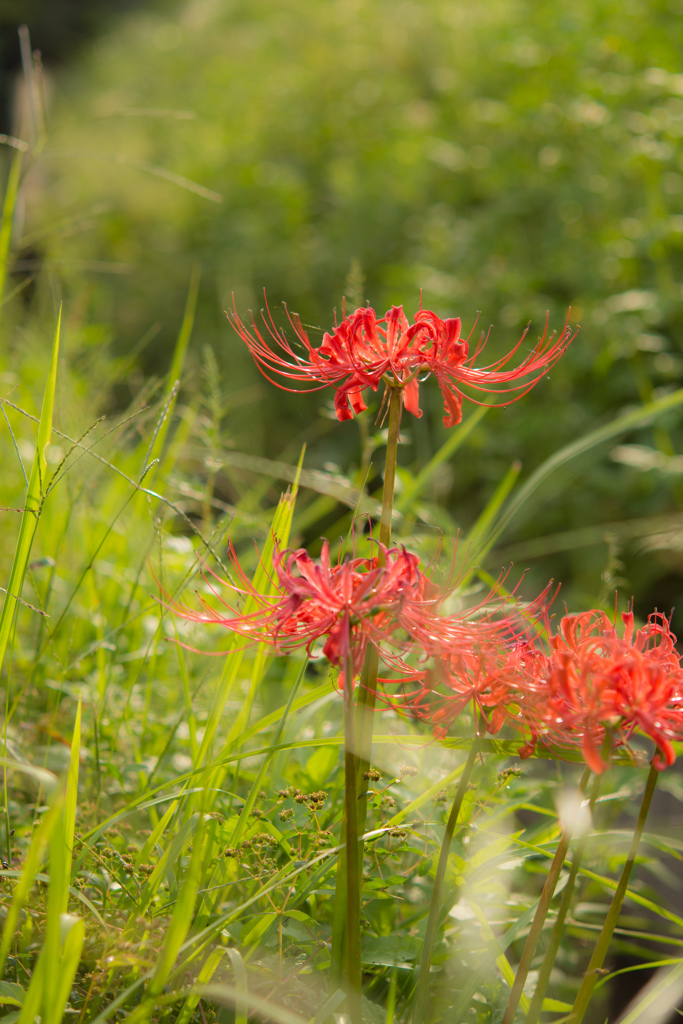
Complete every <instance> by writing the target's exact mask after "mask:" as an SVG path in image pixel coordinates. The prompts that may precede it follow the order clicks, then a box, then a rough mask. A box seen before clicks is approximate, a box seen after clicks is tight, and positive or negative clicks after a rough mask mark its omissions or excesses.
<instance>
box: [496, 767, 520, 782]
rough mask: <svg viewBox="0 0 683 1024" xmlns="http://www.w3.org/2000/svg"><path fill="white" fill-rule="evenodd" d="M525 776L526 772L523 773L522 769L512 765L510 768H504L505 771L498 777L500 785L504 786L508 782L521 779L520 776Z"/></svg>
mask: <svg viewBox="0 0 683 1024" xmlns="http://www.w3.org/2000/svg"><path fill="white" fill-rule="evenodd" d="M523 774H524V772H523V771H522V769H521V768H515V766H514V765H512V766H511V767H510V768H503V770H502V771H500V772H498V774H497V775H496V778H497V780H498V785H499V786H504V785H505V784H506V783H507V782H509V781H510V779H516V778H520V776H522V775H523Z"/></svg>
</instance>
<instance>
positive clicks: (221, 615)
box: [175, 306, 683, 772]
mask: <svg viewBox="0 0 683 1024" xmlns="http://www.w3.org/2000/svg"><path fill="white" fill-rule="evenodd" d="M231 319H232V322H233V325H234V326H235V329H236V330H237V332H238V334H239V335H240V337H241V338H242V340H243V341H244V342H245V343H246V344H247V346H248V347H249V349H250V351H251V353H252V355H253V356H254V359H255V360H256V362H257V364H258V366H259V368H260V369H261V371H262V372H263V373H264V374H265V376H267V377H268V379H271V378H270V376H269V375H270V374H271V373H274V374H277V375H279V376H280V377H281V378H284V379H285V381H289V382H291V385H292V386H291V387H288V386H287V384H278V386H279V387H283V388H285V389H286V390H293V391H296V390H299V389H300V388H299V386H301V385H310V386H311V387H313V388H314V389H315V388H324V387H328V386H329V387H333V388H334V389H335V408H336V412H337V417H338V418H339V420H346V419H350V418H352V416H353V415H354V413H358V412H361V411H362V410H364V409H365V408H366V405H365V401H364V398H363V392H364V391H365V390H366V389H368V388H370V389H371V390H372V391H377V389H378V387H379V384H380V382H381V381H383V382H384V383H385V384H386V385H387V386H389V387H393V388H400V389H401V391H402V398H403V402H402V404H403V406H405V408H406V409H407V410H408V411H409V412H411V413H413V414H414V415H416V416H420V415H421V412H420V407H419V385H420V375H423V374H427V375H430V374H431V375H433V376H434V377H435V379H436V381H437V383H438V385H439V387H440V389H441V393H442V395H443V399H444V405H445V416H444V423H445V424H446V426H454V425H455V424H457V423H459V422H460V419H461V415H462V402H463V398H464V397H465V392H464V391H463V390H462V389H470V390H471V391H474V392H475V393H477V392H479V393H492V392H493V393H496V392H497V393H500V394H503V395H504V396H505V397H504V399H503V400H502V404H509V403H510V402H513V401H515V399H516V398H519V397H521V395H523V394H525V393H526V392H527V391H528V390H530V388H532V387H533V386H534V385H535V384H536V383H537V381H538V380H539V379H540V377H541V376H543V375H544V374H545V373H546V372H547V370H548V369H549V368H550V367H551V366H553V365H554V363H555V362H556V361H557V360H558V359H559V358H560V356H561V355H562V354H563V353H564V351H565V350H566V348H567V346H568V345H569V343H570V341H571V340H572V337H573V335H572V333H571V332H570V330H569V329H568V327H567V325H566V324H565V327H564V328H563V330H562V331H561V333H560V334H559V336H557V337H555V336H554V335H548V331H547V322H546V330H545V332H544V334H543V337H542V338H541V339H540V340H539V342H538V344H537V345H536V346H535V347H534V348H533V349H532V350H531V351H530V352H528V353H527V355H526V356H525V357H524V358H523V359H522V360H521V361H520V362H519V363H518V364H517V365H516V366H514V367H512V368H510V369H508V368H507V367H508V364H509V363H510V362H511V360H512V359H513V357H514V356H515V355H516V353H517V352H518V350H519V348H520V346H521V345H522V344H523V342H524V338H525V335H523V336H522V338H521V339H520V341H519V342H518V343H517V345H515V346H514V348H513V349H512V350H511V352H509V353H508V354H507V355H506V356H505V357H503V358H502V359H500V360H498V361H496V362H494V363H492V364H490V365H488V366H485V367H482V368H478V367H476V366H475V365H474V364H475V361H476V360H477V358H478V356H479V355H480V353H481V350H482V348H483V347H484V344H485V340H486V339H483V340H482V342H481V344H480V345H479V347H478V348H477V349H476V350H475V351H474V352H473V353H472V354H471V355H470V352H469V338H467V339H463V338H462V337H461V323H460V319H459V318H450V319H446V320H441V319H440V318H439V317H438V316H436V314H435V313H433V312H431V311H430V310H424V309H420V310H419V311H418V313H417V314H416V316H415V318H414V321H413V322H412V323H411V322H410V321H409V320H408V319H407V317H406V316H405V314H404V312H403V307H402V306H392V308H391V309H390V310H389V311H388V312H387V313H386V314H385V315H384V316H383V317H377V315H376V314H375V311H374V310H373V309H371V308H365V309H357V310H356V311H355V312H354V313H352V314H351V315H350V316H345V317H344V319H343V320H342V322H341V323H340V324H338V325H336V326H335V328H334V330H333V331H331V332H330V333H326V334H325V335H324V337H323V340H322V343H321V345H320V346H319V347H315V346H313V345H312V344H311V342H310V340H309V338H308V335H307V333H306V331H305V330H304V328H303V326H302V324H301V322H300V320H299V318H298V317H296V316H293V315H290V316H289V322H290V325H291V327H292V328H293V330H294V333H295V336H296V340H297V342H298V345H299V347H300V351H297V350H295V348H293V347H292V345H291V344H290V342H289V341H288V340H287V337H286V335H285V334H284V333H283V332H282V331H280V330H279V329H278V328H277V327H276V325H275V323H274V321H273V319H272V316H271V314H270V310H268V308H267V307H266V312H265V313H263V314H262V320H263V325H264V327H265V332H262V329H261V328H260V327H259V324H258V323H257V321H256V319H255V318H253V317H252V323H251V327H250V328H249V327H247V326H245V324H244V322H243V321H242V320H241V318H240V317H239V316H238V314H237V312H236V311H233V313H232V314H231ZM274 383H277V382H276V381H274ZM468 397H471V396H468ZM473 400H475V399H473ZM374 543H375V547H374V552H375V553H374V555H373V557H369V558H367V557H366V558H357V557H350V558H345V559H342V558H340V559H338V560H337V561H336V562H335V563H333V562H332V560H331V558H330V548H329V544H328V543H327V542H325V543H324V544H323V548H322V553H321V555H320V558H319V559H317V560H314V559H312V558H311V556H310V555H309V554H308V553H307V552H306V551H305V550H304V549H303V548H301V549H298V550H286V551H280V550H277V549H276V552H275V556H274V561H273V575H272V577H271V585H272V586H271V590H270V593H268V594H262V593H259V592H258V591H257V590H256V589H255V588H254V586H253V585H252V583H251V582H250V581H249V579H248V578H247V576H246V574H245V573H244V571H243V570H242V568H241V566H240V564H239V562H238V560H237V558H236V556H235V553H234V551H233V549H232V547H231V548H230V555H231V559H232V564H233V568H234V573H235V579H236V582H235V583H232V582H228V581H226V580H222V579H221V578H220V577H218V576H216V575H215V574H214V573H211V576H212V577H213V580H215V581H216V582H217V583H219V584H220V585H221V587H220V590H219V589H217V588H216V587H215V586H214V585H213V583H212V582H211V583H210V585H211V588H212V590H213V594H214V598H215V601H214V602H213V603H210V602H209V601H207V600H204V599H203V600H202V604H203V608H202V609H201V610H199V611H194V610H192V609H189V608H185V607H177V606H176V607H175V610H176V611H177V612H178V613H179V614H180V615H182V616H183V617H184V618H186V619H189V620H191V621H194V622H201V623H206V624H211V623H214V624H218V625H221V626H223V627H226V628H227V629H228V630H230V631H232V632H234V633H237V634H238V635H240V636H243V637H245V638H246V640H247V641H248V642H254V643H255V642H259V643H265V644H268V645H270V646H271V647H272V648H273V649H274V650H275V651H276V652H281V653H289V652H292V651H295V650H298V649H301V648H305V649H306V650H307V651H308V653H309V655H310V656H315V655H317V654H318V653H319V649H320V645H322V652H321V653H322V654H323V655H324V656H325V657H326V658H327V659H328V661H329V662H330V663H331V664H332V665H333V666H335V667H336V668H338V669H340V670H343V671H342V679H343V680H349V681H350V680H353V679H357V678H358V677H359V675H360V673H361V669H362V666H363V664H364V662H365V658H366V654H367V652H368V648H369V647H374V648H375V649H376V650H377V651H378V654H379V657H380V658H381V659H382V661H383V662H384V664H385V665H388V666H389V667H390V669H391V670H392V672H393V674H394V678H393V679H391V680H386V679H385V680H383V683H384V685H385V687H387V686H388V685H389V684H390V683H391V684H394V685H395V686H396V688H397V692H399V691H403V695H402V696H401V697H397V696H393V697H389V698H388V699H389V700H390V702H391V703H393V704H394V705H397V704H400V706H401V707H402V708H403V709H404V710H406V711H407V712H408V713H410V714H412V715H413V716H414V717H415V718H417V719H420V720H423V721H428V722H429V723H430V724H431V725H432V727H433V729H434V732H435V733H436V735H437V736H443V735H444V734H445V732H446V729H447V727H448V726H449V725H450V724H451V723H452V722H454V721H455V720H456V719H457V718H458V717H459V716H460V714H461V713H462V712H463V710H465V709H466V708H473V709H474V710H475V713H476V718H477V728H478V730H479V731H480V732H482V731H488V732H491V733H496V732H498V731H499V730H500V729H501V728H502V726H503V725H504V724H505V723H506V722H510V723H512V724H513V725H514V726H516V727H517V728H519V729H521V730H522V731H523V733H524V736H525V742H524V745H523V746H522V748H521V750H520V755H521V756H523V757H525V756H526V757H528V756H530V755H531V754H532V753H533V752H534V750H535V749H536V747H537V746H538V744H545V745H548V746H552V747H553V748H560V749H562V748H569V747H571V746H579V747H580V748H581V751H582V753H583V756H584V758H585V760H586V763H587V764H588V765H589V766H590V767H591V768H592V769H593V770H594V771H596V772H601V771H603V770H604V769H605V767H606V761H605V759H604V757H603V754H602V753H601V750H602V751H603V752H604V751H605V750H607V749H609V748H613V747H616V746H618V745H620V744H624V743H628V741H629V740H630V738H631V737H632V736H633V734H634V733H636V732H638V733H641V734H643V735H645V736H648V737H649V738H650V739H651V740H652V741H653V742H654V743H655V745H656V747H657V754H656V757H655V759H654V761H653V763H654V765H655V767H657V768H659V769H661V768H664V767H666V766H667V765H670V764H671V763H672V762H673V761H674V759H675V753H674V749H673V746H672V743H673V742H674V741H676V740H683V669H681V664H680V656H679V655H678V653H677V652H676V649H675V642H676V638H675V637H674V636H673V634H672V633H671V630H670V626H669V622H668V620H667V619H666V618H665V617H664V616H661V615H658V614H655V615H652V616H651V617H650V618H649V620H648V622H647V623H646V624H645V626H643V627H642V628H641V629H638V630H635V627H634V622H633V615H632V613H630V612H629V613H627V614H625V615H624V616H623V619H624V626H625V628H624V631H623V633H622V635H619V633H618V632H617V629H616V628H615V626H614V625H613V624H612V623H611V622H610V620H609V618H608V617H607V615H605V613H604V612H601V611H591V612H586V613H585V614H583V615H568V616H566V617H564V618H563V619H562V620H561V622H560V625H559V629H557V631H556V632H553V629H552V626H551V623H550V618H549V615H548V611H547V608H548V604H549V589H546V590H545V591H544V592H543V594H541V595H540V597H539V598H538V599H537V600H536V601H535V602H534V603H533V604H532V605H530V606H527V607H526V608H524V609H522V608H521V607H520V606H518V605H517V604H516V603H515V601H514V600H512V601H510V600H509V599H503V597H502V595H501V588H500V587H498V588H494V590H493V591H492V592H491V593H490V594H489V595H488V596H487V598H486V599H485V600H484V601H483V602H481V604H480V605H478V606H477V608H475V609H470V610H469V611H468V612H466V613H456V614H444V613H443V612H442V609H443V607H444V604H445V598H446V597H447V596H448V595H447V593H446V592H444V591H439V589H438V588H436V587H435V586H434V585H433V584H432V583H431V581H430V580H429V578H428V577H427V576H426V575H425V574H424V572H422V570H421V569H420V566H419V559H418V558H417V556H416V555H413V554H411V553H410V552H408V551H407V550H406V549H405V548H404V547H387V546H386V545H383V544H378V543H376V542H374ZM205 578H206V579H207V581H208V580H209V577H208V576H207V577H205ZM225 594H227V595H228V596H227V598H226V597H225V596H224V595H225ZM513 597H514V595H513ZM242 598H245V599H246V601H247V609H248V610H245V609H240V607H239V604H240V602H241V599H242ZM216 603H217V604H218V606H219V607H217V606H216ZM409 686H412V691H411V692H405V691H406V689H407V688H408V687H409ZM345 690H346V686H345ZM346 692H350V690H348V691H346Z"/></svg>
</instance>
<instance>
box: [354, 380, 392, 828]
mask: <svg viewBox="0 0 683 1024" xmlns="http://www.w3.org/2000/svg"><path fill="white" fill-rule="evenodd" d="M402 409H403V391H402V390H401V389H400V388H389V434H388V437H387V453H386V461H385V464H384V487H383V489H382V518H381V520H380V525H379V542H380V544H383V545H384V547H389V545H390V543H391V517H392V514H393V510H394V486H395V482H396V461H397V452H398V435H399V430H400V427H401V412H402ZM378 561H379V563H380V564H383V562H384V555H383V554H382V551H381V550H380V552H379V555H378ZM378 668H379V655H378V653H377V649H376V648H375V647H374V646H372V645H370V646H369V647H368V653H367V655H366V657H365V664H364V665H363V671H362V673H361V679H360V687H359V691H358V703H357V705H356V726H357V734H358V787H359V788H358V792H359V794H360V798H359V801H358V825H359V828H360V831H361V834H362V833H363V832H364V831H365V821H366V818H367V813H368V798H367V789H368V787H367V785H363V782H364V779H363V775H364V773H365V772H367V770H368V769H369V767H370V761H371V758H372V731H373V723H374V711H375V701H376V696H377V671H378Z"/></svg>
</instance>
